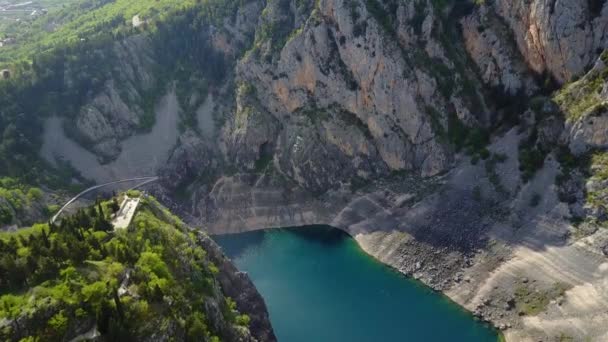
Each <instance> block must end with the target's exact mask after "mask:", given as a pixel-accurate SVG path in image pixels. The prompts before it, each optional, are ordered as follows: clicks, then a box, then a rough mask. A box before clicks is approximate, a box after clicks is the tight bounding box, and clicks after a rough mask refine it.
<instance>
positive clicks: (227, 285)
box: [197, 233, 277, 342]
mask: <svg viewBox="0 0 608 342" xmlns="http://www.w3.org/2000/svg"><path fill="white" fill-rule="evenodd" d="M197 238H198V243H199V244H200V245H201V246H202V247H203V248H204V249H205V250H206V251H207V253H209V254H208V255H209V258H210V259H211V261H212V262H213V263H214V264H216V265H217V266H218V267H219V269H220V273H219V274H218V275H217V277H218V280H219V282H220V284H221V286H222V292H223V293H224V295H226V296H229V297H230V298H232V299H234V300H235V301H236V303H237V309H238V310H239V312H244V313H248V315H249V317H250V319H251V322H250V325H249V330H250V331H251V335H252V336H253V338H255V340H257V341H260V342H262V341H263V342H273V341H276V340H277V339H276V337H275V336H274V332H273V330H272V327H271V325H270V318H269V316H268V311H267V310H266V304H265V303H264V299H263V298H262V296H261V295H260V294H259V292H258V291H257V290H256V288H255V286H254V285H253V283H252V282H251V279H249V277H248V276H247V274H245V273H243V272H239V271H238V270H237V269H236V267H235V266H234V264H233V263H232V262H231V261H230V260H229V259H228V258H226V256H225V255H224V254H223V253H222V251H221V250H220V248H219V246H218V245H217V244H216V243H215V242H214V241H213V240H211V239H210V238H209V236H207V235H205V234H202V233H198V236H197Z"/></svg>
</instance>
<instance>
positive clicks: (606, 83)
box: [555, 53, 608, 155]
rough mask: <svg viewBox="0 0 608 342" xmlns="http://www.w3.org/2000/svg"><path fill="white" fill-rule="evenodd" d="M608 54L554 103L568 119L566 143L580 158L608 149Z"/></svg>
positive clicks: (565, 88)
mask: <svg viewBox="0 0 608 342" xmlns="http://www.w3.org/2000/svg"><path fill="white" fill-rule="evenodd" d="M606 56H607V55H606V53H604V54H603V55H602V57H601V58H599V59H598V60H597V61H596V63H595V65H594V67H593V68H592V69H591V70H590V71H589V72H588V73H587V74H586V75H584V77H582V78H581V79H580V80H579V81H577V82H574V83H572V84H570V85H568V86H566V87H564V89H562V90H561V91H560V92H559V93H558V94H557V95H556V96H555V101H556V102H557V104H558V105H559V106H560V108H561V110H562V111H563V113H564V115H565V117H566V119H567V127H566V131H565V137H564V139H565V140H566V141H567V142H568V144H569V147H570V150H571V151H572V152H573V153H575V154H577V155H581V154H584V153H586V152H588V151H590V150H594V149H606V148H608V106H607V102H608V65H606V62H608V58H607V57H606Z"/></svg>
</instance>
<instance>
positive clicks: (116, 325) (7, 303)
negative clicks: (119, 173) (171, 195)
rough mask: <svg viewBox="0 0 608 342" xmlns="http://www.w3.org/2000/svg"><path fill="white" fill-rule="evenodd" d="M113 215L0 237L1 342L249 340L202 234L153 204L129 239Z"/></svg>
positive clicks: (105, 206)
mask: <svg viewBox="0 0 608 342" xmlns="http://www.w3.org/2000/svg"><path fill="white" fill-rule="evenodd" d="M114 206H116V204H115V202H114V201H107V202H99V203H98V204H97V205H93V206H91V207H89V208H86V209H82V210H79V211H78V212H77V213H75V214H74V215H72V216H69V217H66V218H64V219H63V220H62V221H61V223H60V224H57V225H48V224H37V225H34V226H33V227H31V228H28V229H24V230H20V231H18V232H17V233H2V234H1V235H0V254H1V255H2V257H1V258H0V293H1V294H2V296H1V297H0V339H1V340H3V341H4V340H19V339H23V340H24V341H61V340H69V339H71V338H73V337H75V336H77V335H79V334H83V333H86V332H87V331H91V330H94V329H97V330H98V331H99V332H100V333H101V334H102V335H103V336H104V339H105V340H108V341H114V340H117V339H121V340H147V339H148V338H149V337H150V336H152V335H155V336H157V337H158V336H163V335H166V336H174V337H175V336H184V337H185V339H186V340H191V341H219V340H220V339H223V338H226V337H228V336H234V334H237V335H238V334H241V333H243V334H246V333H247V328H246V327H247V325H248V323H249V317H248V316H247V315H240V314H239V313H238V312H237V311H236V305H235V302H234V301H232V300H231V299H230V298H226V297H224V295H223V294H222V291H221V289H220V286H219V284H218V281H217V279H216V275H217V274H218V272H219V269H218V267H217V266H216V265H214V264H213V263H212V262H211V261H210V260H209V258H208V256H207V252H206V251H205V250H204V249H203V248H201V247H200V245H198V244H197V242H196V240H197V234H200V233H195V232H193V231H189V230H188V228H187V227H186V226H185V225H184V224H183V223H182V222H181V221H180V220H179V219H177V218H176V217H175V216H173V215H171V214H170V213H169V212H168V211H167V210H166V209H164V208H162V207H161V206H160V205H159V204H158V203H157V202H156V201H155V200H154V199H152V198H149V197H146V198H144V199H142V202H141V204H140V207H139V209H138V211H137V213H136V215H135V217H134V219H133V221H132V223H131V225H130V227H129V228H128V229H123V230H119V231H114V230H113V227H112V225H111V224H110V222H109V219H110V213H111V212H113V210H115V209H116V208H113V207H114ZM214 310H219V312H214ZM209 317H213V324H212V323H211V322H210V319H209ZM218 322H219V323H218Z"/></svg>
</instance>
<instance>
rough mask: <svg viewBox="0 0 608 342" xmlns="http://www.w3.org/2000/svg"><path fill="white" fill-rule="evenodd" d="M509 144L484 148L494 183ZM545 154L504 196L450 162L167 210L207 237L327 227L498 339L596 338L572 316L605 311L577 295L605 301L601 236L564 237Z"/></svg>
mask: <svg viewBox="0 0 608 342" xmlns="http://www.w3.org/2000/svg"><path fill="white" fill-rule="evenodd" d="M521 137H522V135H520V134H519V133H518V130H517V129H516V128H514V129H513V130H511V131H509V132H506V133H505V134H504V135H503V136H502V137H500V138H499V139H497V140H496V141H495V142H494V143H493V144H492V145H491V146H490V150H491V151H492V153H502V154H505V155H506V160H505V161H504V162H502V163H500V165H498V166H497V167H496V172H497V174H498V176H499V179H500V180H501V182H502V183H503V184H504V185H505V186H509V182H510V181H512V182H519V180H518V179H519V176H520V175H519V173H520V172H519V170H518V165H517V154H516V153H517V145H518V143H519V141H520V139H521ZM552 158H553V157H552V156H551V155H549V156H548V157H547V161H546V166H545V168H543V170H541V171H540V173H539V174H538V175H537V176H536V177H535V178H533V179H532V180H531V181H530V182H529V183H528V184H527V185H526V186H524V187H518V190H517V191H516V192H512V193H508V194H505V193H503V192H501V191H498V190H496V189H495V187H494V186H493V185H492V184H491V183H490V180H489V177H488V175H487V171H486V170H485V168H484V167H483V166H482V165H473V164H471V162H470V159H469V158H468V157H466V156H461V157H459V159H458V161H457V163H458V164H457V166H456V167H455V168H454V169H453V170H452V171H450V172H448V173H446V174H444V175H440V176H436V177H433V178H426V179H420V178H418V177H414V176H411V175H396V176H394V177H392V178H389V179H384V180H380V181H375V182H371V183H369V184H367V185H366V186H365V187H363V188H362V189H359V190H357V191H355V192H352V191H351V190H350V189H342V190H337V191H333V192H330V193H328V194H325V195H323V196H321V197H315V196H313V195H311V194H306V193H305V192H303V191H301V192H299V193H298V192H295V191H290V187H289V183H283V184H281V183H279V182H278V181H277V180H273V179H271V177H269V176H268V175H266V176H261V177H256V176H246V175H237V176H232V177H224V178H222V179H220V180H219V181H218V182H217V183H216V184H215V186H214V188H213V191H211V192H210V193H209V195H208V196H207V197H204V198H201V197H202V196H201V197H199V201H198V203H199V204H198V206H194V207H192V208H191V210H190V211H187V210H184V207H183V206H182V205H178V204H174V205H173V209H174V210H178V212H180V214H181V215H182V216H185V217H186V218H187V221H189V223H190V224H192V225H193V226H195V227H201V228H202V229H203V230H205V231H206V232H208V233H210V234H220V233H221V234H225V233H239V232H244V231H248V230H255V229H264V228H277V227H287V226H305V225H313V224H324V225H330V226H333V227H336V228H339V229H341V230H343V231H345V232H346V233H348V234H349V235H351V236H352V237H353V238H354V239H355V240H356V241H357V243H358V244H359V245H360V246H361V248H362V249H363V250H364V251H365V252H366V253H368V254H369V255H371V256H372V257H374V258H376V259H378V260H379V261H381V262H383V263H384V264H386V265H388V266H390V267H393V268H394V269H396V270H398V271H399V272H401V273H403V274H405V275H407V276H410V277H413V278H415V279H418V280H419V281H421V282H422V283H424V284H425V285H427V286H429V287H431V288H433V289H434V290H436V291H440V292H442V293H444V294H446V295H447V296H448V297H449V298H450V299H452V300H453V301H454V302H456V303H457V304H459V305H460V306H462V307H463V308H465V309H466V310H468V311H471V312H472V313H473V314H474V315H475V316H477V317H479V318H480V319H482V320H484V321H487V322H489V323H491V324H492V325H493V326H495V327H496V328H497V329H499V330H501V331H502V333H503V334H504V336H505V338H506V340H507V341H551V340H553V339H555V338H559V337H560V336H569V337H572V338H574V340H578V339H583V338H586V337H592V338H599V337H601V336H603V335H604V334H606V333H608V330H607V329H606V327H605V326H604V325H603V324H602V322H603V321H601V320H587V321H584V320H581V319H580V318H578V317H586V316H588V315H595V316H599V317H604V315H607V314H608V313H607V312H606V311H605V310H604V309H602V308H601V305H599V304H597V305H596V304H593V305H589V304H588V303H580V300H579V296H590V298H594V299H595V300H597V303H603V302H605V301H606V299H607V298H608V296H606V292H603V291H604V290H605V287H604V282H605V281H604V280H603V278H604V277H605V276H606V272H607V270H608V263H607V262H606V258H605V256H604V255H602V254H601V250H602V248H603V247H605V246H604V245H606V244H608V234H607V233H606V231H605V230H597V231H594V232H593V233H592V234H591V235H589V236H588V237H587V238H584V239H582V240H581V239H579V238H578V237H576V238H575V237H574V236H575V234H576V231H577V230H576V228H575V227H574V226H572V224H571V223H570V221H569V220H568V219H567V217H568V216H569V215H570V214H569V208H568V205H567V204H565V203H562V202H560V201H559V200H558V196H557V190H558V188H557V186H556V185H554V183H553V182H554V178H555V175H556V174H557V169H558V164H557V163H556V162H555V161H553V160H552ZM265 177H266V178H265ZM484 182H487V185H485V186H482V189H483V190H482V191H481V194H478V193H476V192H477V191H476V189H478V185H479V184H482V185H484ZM509 188H511V187H509ZM513 188H515V187H513ZM538 188H542V189H545V192H544V194H543V198H542V199H541V200H540V203H539V204H538V205H537V206H535V207H531V206H530V204H529V197H530V196H531V194H532V193H534V192H535V189H538ZM161 197H164V199H165V200H166V201H171V199H170V197H169V196H162V195H161ZM180 209H181V210H180ZM584 241H587V243H585V242H584ZM598 251H599V253H598ZM606 319H608V316H606ZM557 321H559V322H560V326H559V328H556V327H555V323H554V322H557Z"/></svg>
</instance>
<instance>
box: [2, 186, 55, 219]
mask: <svg viewBox="0 0 608 342" xmlns="http://www.w3.org/2000/svg"><path fill="white" fill-rule="evenodd" d="M44 203H45V201H44V195H43V192H42V190H41V189H39V188H36V187H30V186H27V185H24V184H21V183H19V182H18V181H17V180H15V179H12V178H8V177H3V178H0V226H2V225H7V224H11V223H15V222H18V221H17V218H18V216H19V218H21V219H23V216H30V215H32V213H30V214H29V215H27V214H26V210H30V211H31V210H32V209H34V208H36V207H38V208H40V209H41V211H43V212H44V213H46V214H49V213H50V212H51V211H53V210H54V209H53V208H54V207H53V206H50V207H46V205H45V204H44Z"/></svg>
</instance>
